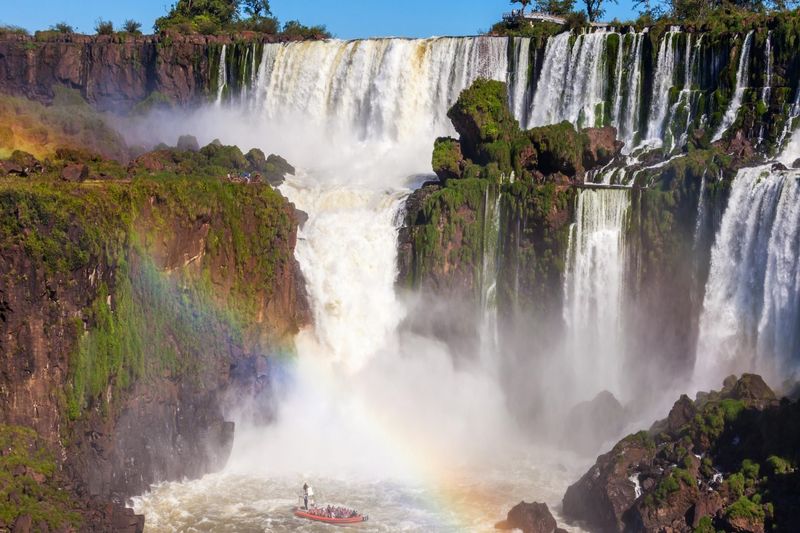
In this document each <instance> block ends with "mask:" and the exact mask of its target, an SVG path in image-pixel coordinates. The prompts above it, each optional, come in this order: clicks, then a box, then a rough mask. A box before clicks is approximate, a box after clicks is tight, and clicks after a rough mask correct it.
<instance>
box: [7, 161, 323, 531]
mask: <svg viewBox="0 0 800 533" xmlns="http://www.w3.org/2000/svg"><path fill="white" fill-rule="evenodd" d="M65 174H66V173H65ZM0 179H1V180H2V181H0V227H2V232H0V233H2V237H1V239H2V246H0V338H1V339H2V341H1V342H2V344H0V347H1V348H2V353H3V354H4V356H3V357H2V358H0V427H6V426H25V427H30V428H33V429H34V430H35V431H36V432H37V433H38V435H39V437H40V438H41V439H42V440H43V441H44V443H45V444H46V446H47V447H48V448H49V449H51V450H55V451H56V454H55V455H56V458H57V461H56V463H57V464H58V465H59V468H60V469H63V471H64V473H65V475H66V478H67V479H69V486H70V487H71V489H72V492H73V493H74V494H76V495H77V496H78V497H80V498H87V499H90V498H93V497H98V498H100V499H102V500H108V499H109V498H110V499H113V500H115V501H118V502H119V501H123V499H124V498H126V497H128V496H131V495H135V494H138V493H141V492H142V491H144V490H146V489H147V487H148V486H149V485H150V484H151V483H154V482H158V481H164V480H176V479H182V478H184V477H190V478H191V477H197V476H200V475H203V474H205V473H207V472H209V471H213V470H215V469H219V468H221V467H222V466H223V465H224V463H225V461H226V460H227V456H228V454H229V453H230V448H231V445H232V438H233V431H234V427H233V423H232V422H229V420H230V416H231V412H228V411H227V409H228V408H229V407H233V406H235V405H236V404H238V403H241V402H242V401H245V400H246V399H253V398H254V397H255V396H257V394H258V393H259V392H260V393H261V394H268V393H269V392H268V387H265V386H264V381H265V380H268V379H269V357H270V356H272V355H275V354H277V353H279V352H281V351H282V350H284V349H285V347H286V346H287V345H288V342H289V341H290V339H291V336H292V335H293V334H294V333H296V331H297V330H298V328H299V327H300V326H302V325H303V324H305V323H307V322H308V320H309V313H308V306H307V303H306V300H305V292H304V287H303V280H302V276H301V274H300V271H299V267H298V265H297V263H296V262H295V259H294V246H295V241H296V228H297V219H296V215H295V211H294V208H293V206H292V205H291V204H289V203H288V202H287V201H286V200H285V199H284V198H283V197H282V196H281V195H280V194H279V193H277V192H276V191H274V190H273V189H272V188H271V187H270V186H269V185H266V184H252V185H245V184H236V183H223V182H221V181H219V180H216V179H201V178H181V177H179V176H175V177H173V178H171V179H168V180H155V179H149V178H146V177H144V176H142V177H140V178H139V179H136V180H134V181H132V182H124V181H123V182H120V181H113V180H112V181H88V182H86V183H83V184H81V183H67V182H63V181H58V180H57V179H55V177H49V176H48V173H47V171H45V175H44V176H42V177H36V176H29V177H26V178H15V177H6V178H0ZM257 384H260V385H259V386H256V385H257ZM265 391H266V392H265ZM256 399H257V398H256ZM265 416H267V417H268V416H269V413H266V414H265ZM2 505H3V502H2V501H0V506H2ZM89 520H91V518H90V519H89ZM85 527H86V528H88V529H91V528H92V527H94V525H93V524H92V523H91V522H90V523H88V524H85ZM97 527H98V528H99V529H102V527H105V526H97Z"/></svg>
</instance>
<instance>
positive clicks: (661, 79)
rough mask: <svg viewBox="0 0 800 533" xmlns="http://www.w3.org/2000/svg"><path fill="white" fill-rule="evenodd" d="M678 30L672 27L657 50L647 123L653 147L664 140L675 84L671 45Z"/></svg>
mask: <svg viewBox="0 0 800 533" xmlns="http://www.w3.org/2000/svg"><path fill="white" fill-rule="evenodd" d="M678 30H679V28H677V27H672V28H670V30H669V31H668V32H667V33H666V34H665V35H664V38H663V39H662V41H661V45H660V46H659V48H658V59H657V67H656V73H655V79H654V80H653V100H652V101H651V102H650V114H649V120H648V123H647V141H648V142H649V143H652V144H653V145H654V146H661V145H662V144H663V140H664V129H665V122H666V119H667V112H668V110H669V90H670V88H672V86H673V85H674V83H675V58H676V55H677V54H676V52H675V48H674V47H673V45H672V42H673V40H674V37H675V36H676V35H678V34H679V31H678Z"/></svg>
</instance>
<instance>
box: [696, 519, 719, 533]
mask: <svg viewBox="0 0 800 533" xmlns="http://www.w3.org/2000/svg"><path fill="white" fill-rule="evenodd" d="M694 533H716V530H715V529H714V524H713V523H712V522H711V518H710V517H708V516H704V517H703V518H701V519H700V522H698V523H697V527H696V528H694Z"/></svg>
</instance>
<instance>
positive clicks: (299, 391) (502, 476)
mask: <svg viewBox="0 0 800 533" xmlns="http://www.w3.org/2000/svg"><path fill="white" fill-rule="evenodd" d="M645 41H646V33H637V32H633V31H627V32H625V33H620V32H618V31H614V30H609V31H597V32H593V33H588V34H582V35H579V36H572V37H571V36H570V35H569V34H561V35H557V36H555V37H552V38H550V39H549V40H548V42H547V45H546V48H545V50H544V55H543V57H541V58H538V57H537V54H538V53H540V52H539V51H537V50H535V49H534V47H533V46H532V41H530V40H528V39H512V40H508V39H504V38H490V37H480V38H438V39H425V40H406V39H376V40H363V41H348V42H342V41H326V42H300V43H289V44H274V45H266V46H264V49H263V54H262V55H261V57H260V58H257V57H256V54H255V48H253V49H252V50H251V51H250V52H249V53H250V55H249V56H248V57H247V61H246V62H247V63H248V64H251V65H252V66H251V67H250V70H249V71H250V73H251V74H252V83H250V84H247V83H245V84H244V85H245V87H244V88H242V91H243V92H242V94H241V95H240V98H239V99H237V100H234V99H231V101H230V102H229V103H228V105H225V103H224V101H225V90H224V88H225V87H227V86H232V85H231V84H229V83H228V82H229V81H230V80H228V79H227V77H228V76H230V72H231V69H228V68H227V67H226V65H225V61H222V62H221V65H220V70H219V74H218V75H219V80H218V83H217V87H218V91H219V93H218V95H217V102H218V104H219V105H217V106H215V107H216V108H217V109H215V110H214V113H215V114H214V115H212V116H213V121H214V123H215V124H216V126H215V131H217V130H219V129H223V130H226V131H227V133H228V137H227V138H226V140H227V139H228V138H230V140H232V141H233V142H236V143H237V144H240V145H242V146H243V147H248V148H249V147H250V146H251V145H252V144H253V143H254V142H257V143H259V144H260V145H261V147H262V148H264V149H265V150H268V151H270V152H275V153H280V154H282V155H284V156H285V157H287V159H289V160H290V161H292V162H293V163H294V164H296V165H297V166H298V167H299V168H300V169H301V170H300V171H299V172H298V176H297V177H295V178H292V179H290V180H288V181H287V183H286V184H285V185H284V186H283V187H282V192H283V193H284V194H285V195H286V196H287V197H288V198H289V199H290V200H291V201H293V202H294V203H295V204H296V205H297V206H298V208H299V209H301V210H303V211H305V212H307V213H308V214H309V219H308V221H307V222H306V223H305V225H304V226H303V228H302V229H301V231H300V236H299V237H300V240H299V242H298V245H297V251H296V254H297V258H298V261H299V263H300V265H301V268H302V270H303V274H304V276H305V278H306V280H307V283H308V293H309V297H310V300H311V304H312V307H313V313H314V327H313V328H310V329H309V330H307V331H304V332H302V333H301V335H300V336H299V337H298V339H297V352H298V354H297V355H298V357H297V358H296V360H295V361H294V362H293V363H287V364H286V368H284V369H283V370H284V371H285V374H286V375H288V376H289V378H288V379H287V380H286V383H283V384H282V386H281V388H280V391H279V392H280V403H279V405H278V406H277V408H278V419H277V421H276V423H275V424H273V425H271V426H269V427H267V428H253V427H249V426H248V425H247V424H246V422H241V421H240V422H239V423H238V424H237V438H236V443H235V448H234V452H233V456H232V458H231V461H230V464H229V465H228V467H227V468H226V470H225V471H224V472H222V473H220V474H215V475H212V476H207V477H206V478H204V479H202V480H199V481H195V482H188V483H169V484H163V485H160V486H157V487H155V488H154V489H153V491H152V492H151V493H149V494H147V495H144V496H142V497H141V498H137V499H136V501H135V508H136V510H137V511H139V512H145V513H146V514H147V519H148V523H147V528H148V530H149V531H158V532H161V531H219V530H222V529H224V530H228V531H264V530H268V531H322V530H326V528H325V527H319V526H315V525H313V524H309V523H307V522H304V521H302V520H298V519H295V518H293V517H292V515H291V509H292V506H293V505H294V504H295V503H296V493H297V492H298V490H299V487H300V486H302V483H303V481H305V480H309V481H311V482H312V483H313V484H314V486H315V488H316V489H317V491H318V494H319V495H320V496H319V498H320V499H322V500H324V501H325V502H335V503H343V504H348V505H353V506H356V507H358V508H359V509H361V510H363V511H364V512H366V513H368V514H369V515H370V516H371V520H370V522H369V523H368V524H366V525H364V526H363V527H361V528H359V529H360V530H364V531H426V532H427V531H465V530H467V531H470V530H474V531H484V530H490V529H491V526H492V524H493V523H494V522H495V521H496V520H498V519H500V518H502V517H503V516H504V515H505V512H506V511H507V510H508V509H509V508H510V506H511V505H513V504H515V503H517V502H518V501H519V500H520V499H523V498H524V499H526V500H529V501H530V500H537V501H546V502H547V503H548V504H550V506H551V509H553V510H554V511H555V512H556V513H557V512H558V509H559V500H560V498H561V496H562V495H563V492H564V490H565V488H566V486H567V485H568V484H569V483H571V482H573V481H574V480H575V479H577V477H578V475H579V473H581V472H582V471H585V467H586V463H587V462H590V461H591V458H576V457H572V456H569V455H565V454H564V453H563V452H548V451H547V450H546V449H545V448H543V447H540V446H537V447H536V448H531V444H530V442H529V440H527V439H526V437H525V436H524V435H522V434H521V432H520V431H519V428H518V427H517V425H516V421H515V420H514V418H513V417H512V416H511V415H510V413H509V409H508V398H506V397H505V396H504V391H503V387H502V384H501V383H499V382H498V378H497V372H496V365H497V359H498V358H499V356H500V355H499V354H498V340H499V339H498V328H497V320H498V318H497V309H496V304H495V299H496V296H495V294H496V288H497V279H496V277H497V271H498V261H501V260H502V258H501V257H498V256H497V243H498V242H499V241H500V237H501V236H500V231H501V228H500V224H499V220H500V206H501V199H500V198H499V197H496V198H495V197H493V198H488V197H487V202H486V209H487V212H486V213H485V219H486V220H489V221H491V223H490V224H487V227H486V231H485V232H484V233H485V234H484V237H483V238H484V252H485V253H484V262H483V265H482V268H481V272H482V277H481V285H482V286H481V289H482V291H481V294H482V298H481V300H482V306H483V309H482V310H483V316H484V317H485V318H484V321H483V325H482V327H481V331H480V342H481V357H480V358H478V360H476V361H474V362H471V363H469V364H461V365H458V367H456V365H454V363H453V354H451V353H450V352H449V351H448V348H447V347H446V346H444V345H443V344H442V343H441V342H439V341H436V340H434V339H430V338H426V337H423V336H419V335H415V334H412V333H409V332H407V331H404V330H403V328H402V327H401V325H402V323H403V320H404V319H405V318H406V317H407V315H408V313H409V312H411V311H410V310H411V309H413V306H412V303H413V302H409V301H406V300H404V299H403V298H401V297H400V296H399V295H398V294H397V293H396V291H395V287H394V280H395V276H396V259H397V257H396V254H397V231H398V228H397V225H398V222H399V219H400V216H399V215H400V213H401V207H402V203H403V199H404V198H405V196H406V195H407V194H408V193H409V192H410V191H411V190H412V189H413V188H414V187H416V186H417V185H418V184H419V183H421V181H422V180H424V179H425V177H426V176H427V175H428V174H429V173H430V152H431V146H432V142H433V140H434V139H435V138H436V137H437V136H441V135H453V134H454V131H453V129H452V126H451V125H450V122H449V120H448V119H447V110H448V109H449V107H450V106H451V105H452V103H453V102H454V101H455V99H456V98H457V96H458V95H459V94H460V92H461V91H462V90H463V89H464V88H466V87H467V86H469V84H470V83H471V82H472V81H473V80H475V79H476V78H478V77H486V78H491V79H496V80H502V81H508V82H509V103H510V105H511V108H512V109H513V111H514V113H515V115H516V117H517V118H518V119H519V120H520V123H521V124H522V125H524V126H526V127H532V126H538V125H544V124H551V123H555V122H559V121H562V120H569V121H571V122H573V123H574V124H576V125H580V126H584V127H585V126H595V125H598V126H601V125H613V126H615V127H617V129H618V131H619V137H620V138H621V139H622V140H624V141H625V143H626V146H625V149H624V151H625V153H626V154H630V153H632V152H633V151H634V150H635V148H636V147H638V146H641V145H644V144H649V145H665V147H666V148H668V149H669V150H671V149H673V148H675V147H679V146H681V145H682V143H685V142H686V138H687V136H688V133H689V130H690V124H691V123H692V121H693V120H695V119H697V118H698V117H697V116H696V113H700V112H704V113H707V110H703V106H701V105H699V101H700V99H701V98H702V97H703V95H704V94H705V93H704V92H703V90H701V89H700V88H699V87H700V79H699V78H700V76H699V73H700V71H701V70H702V69H704V68H708V65H709V64H711V63H713V64H716V63H714V61H713V59H714V58H711V60H709V58H708V57H706V55H707V54H704V53H703V49H702V46H703V43H702V38H698V39H694V38H693V37H692V36H689V35H687V34H684V33H681V32H680V31H679V30H678V29H677V28H673V29H671V30H670V31H669V32H667V33H666V34H665V35H664V36H662V37H661V40H660V44H659V47H658V50H657V53H656V56H655V61H656V63H655V66H654V70H653V72H652V73H651V75H652V80H651V81H652V86H653V87H655V89H654V93H653V98H646V97H645V95H644V94H643V93H644V87H645V84H644V83H643V77H644V68H645V64H646V57H645V52H646V47H645ZM613 43H616V50H617V52H616V54H613V55H610V54H609V53H607V52H608V50H609V49H611V48H610V47H611V45H612V44H613ZM751 43H752V34H748V35H747V36H746V37H745V39H744V42H743V50H742V52H741V53H740V56H739V57H740V59H739V69H738V72H737V87H736V91H735V94H734V98H733V100H732V101H731V103H730V108H729V109H728V113H726V114H725V119H724V120H725V121H726V122H727V125H726V123H725V122H724V123H723V124H722V125H720V127H719V131H720V132H722V133H724V130H725V129H726V128H727V127H728V126H730V124H731V123H732V122H733V119H735V118H736V113H737V112H738V109H739V106H740V105H741V101H742V97H743V93H744V89H745V87H746V83H747V71H746V69H747V68H748V65H749V57H750V48H751ZM222 57H223V58H225V57H226V56H225V50H224V49H223V52H222ZM709 61H711V63H709ZM539 64H541V68H540V69H538V70H537V68H535V67H536V65H539ZM671 91H677V94H678V97H677V100H673V101H672V103H670V102H671V99H670V97H669V94H670V92H671ZM798 98H800V95H798ZM798 102H800V100H798ZM793 109H795V110H800V103H796V104H795V107H794V108H793ZM798 114H800V111H798ZM731 117H732V118H731ZM699 120H701V122H702V121H707V117H706V116H702V117H699ZM204 128H207V121H206V122H203V121H202V120H200V121H198V122H197V123H195V129H196V130H197V132H198V133H200V135H199V136H200V137H202V133H201V132H203V131H204ZM789 134H790V131H788V130H787V131H786V132H784V137H788V136H789ZM208 140H210V139H208ZM794 142H795V140H792V141H791V142H790V143H789V144H792V143H794ZM797 142H800V141H797ZM781 143H782V141H781ZM764 173H765V171H764V170H763V169H757V170H752V171H743V172H742V174H740V176H739V178H737V180H736V182H734V190H733V193H732V198H731V206H733V207H734V209H733V210H732V209H731V208H730V207H729V209H728V211H727V212H726V215H725V220H724V221H723V223H722V229H721V230H720V235H719V237H718V238H717V244H716V245H715V248H714V252H713V261H712V272H711V275H710V277H709V282H708V290H707V293H708V294H707V296H706V302H705V305H704V311H703V323H702V324H701V340H700V344H701V346H706V348H704V350H705V351H704V352H703V356H702V357H700V358H699V360H698V375H703V376H707V377H709V379H711V378H713V379H716V378H717V377H719V374H720V368H721V362H723V361H736V362H737V364H738V365H739V367H741V368H752V367H756V368H762V366H760V365H762V363H763V362H764V361H770V364H776V365H781V364H783V362H785V361H786V359H787V356H786V354H787V353H794V351H791V350H794V349H795V346H794V344H795V343H796V341H795V338H794V336H784V335H781V334H779V332H780V331H783V329H782V328H787V327H790V326H791V324H794V325H795V326H797V323H796V320H797V316H798V313H797V308H798V302H796V301H795V299H796V295H797V293H798V290H800V286H798V281H797V280H795V279H794V278H793V277H792V275H793V274H794V273H796V272H797V271H798V265H797V264H796V262H797V257H796V254H795V252H794V250H797V249H798V244H800V243H798V242H797V234H798V231H797V229H796V228H795V226H796V222H797V216H798V215H797V213H796V208H795V206H796V205H798V201H800V198H795V195H796V194H797V188H798V187H797V184H796V180H795V179H794V178H793V175H792V174H791V173H786V174H781V175H779V176H774V175H767V176H765V175H764ZM612 174H613V176H614V178H613V179H614V180H615V182H623V181H625V180H626V172H625V170H624V169H622V170H617V171H614V172H613V173H611V172H610V173H608V174H607V175H606V174H604V175H603V176H602V178H603V181H605V182H610V181H611V179H612ZM767 174H769V173H767ZM630 177H631V176H627V178H630ZM631 194H632V193H631V191H630V190H614V189H607V190H584V191H582V192H580V193H579V195H578V199H577V206H576V213H575V223H574V225H573V227H572V229H571V233H570V245H569V257H568V258H567V272H566V275H565V280H564V287H563V289H564V301H565V303H564V309H563V318H564V321H565V323H566V325H567V330H568V342H567V344H568V346H566V348H565V353H564V356H563V357H559V358H558V359H557V360H554V366H553V367H552V368H550V369H549V370H550V373H549V374H548V375H550V376H564V377H565V378H564V380H562V381H559V380H556V379H550V380H548V381H549V385H551V386H557V388H558V393H559V395H561V396H564V395H567V396H569V398H568V399H562V401H567V402H569V401H572V402H575V401H580V400H586V399H589V398H591V397H592V396H593V395H594V394H595V393H596V392H600V391H601V390H611V391H613V392H614V393H615V394H617V395H618V396H620V397H621V398H623V399H627V398H625V396H626V389H625V380H626V378H627V376H626V372H625V357H626V354H625V350H624V337H625V328H624V324H623V322H622V320H623V319H622V316H623V314H622V312H621V310H622V307H623V305H624V302H623V295H624V292H625V286H626V285H625V281H626V264H625V260H626V259H625V240H624V232H625V228H626V223H627V220H628V215H629V211H630V209H631ZM701 209H702V207H698V210H701ZM754 217H758V220H754ZM698 227H699V226H698ZM743 235H744V236H746V237H745V238H744V239H742V238H741V236H743ZM755 249H758V250H763V254H762V255H760V256H759V257H763V258H764V260H763V261H761V262H757V264H756V263H752V262H751V261H750V260H749V258H750V257H751V256H750V255H749V253H750V252H751V251H752V250H755ZM740 286H742V287H747V288H748V291H746V294H744V293H742V292H741V291H738V290H737V287H740ZM430 312H433V311H430ZM730 315H735V316H733V318H730ZM720 317H722V319H720ZM727 318H730V320H726V319H727ZM734 340H735V341H736V342H737V343H740V344H741V342H740V341H742V340H744V341H745V344H744V345H746V346H749V347H751V348H752V350H750V351H748V352H747V353H744V354H743V353H739V352H737V351H735V350H729V349H728V348H727V347H728V346H730V345H731V343H732V342H733V341H734ZM795 351H796V350H795ZM559 355H560V354H559ZM539 379H540V378H539ZM554 384H556V385H554ZM541 385H542V386H546V385H548V384H547V383H544V380H543V381H542V383H541ZM714 385H716V383H714ZM565 391H569V392H568V393H567V392H565ZM573 530H576V529H573Z"/></svg>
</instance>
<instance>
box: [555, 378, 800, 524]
mask: <svg viewBox="0 0 800 533" xmlns="http://www.w3.org/2000/svg"><path fill="white" fill-rule="evenodd" d="M798 413H800V404H798V403H794V402H791V401H789V400H783V401H778V400H777V399H776V397H775V394H774V393H773V392H772V390H771V389H770V388H769V387H768V386H767V385H766V384H765V383H764V381H763V380H762V379H761V378H760V377H759V376H756V375H750V374H745V375H743V376H742V377H741V378H739V379H738V380H736V379H733V380H726V386H725V387H724V388H723V390H722V391H719V392H711V393H707V394H702V393H701V394H698V398H697V399H696V400H695V401H692V400H690V399H689V398H688V397H686V396H682V397H681V398H680V399H679V400H678V401H677V402H676V403H675V405H674V406H673V408H672V410H671V411H670V413H669V416H668V417H667V418H666V419H665V420H662V421H659V422H657V423H656V424H654V425H653V427H652V428H651V429H650V430H649V431H643V432H640V433H637V434H635V435H631V436H629V437H626V438H625V439H623V440H622V441H620V442H619V443H618V444H617V445H616V446H615V447H614V448H613V449H612V450H611V451H610V452H609V453H607V454H604V455H601V456H600V457H599V458H598V459H597V462H596V463H595V465H594V466H593V467H592V468H591V469H590V470H589V471H588V472H587V473H586V474H585V475H584V476H583V477H582V478H581V479H580V480H579V481H578V482H577V483H575V484H574V485H572V486H571V487H570V488H569V489H568V490H567V493H566V494H565V496H564V502H563V505H564V513H565V515H566V516H567V517H569V518H572V519H575V520H580V521H582V522H583V523H586V524H588V525H589V526H590V527H591V528H592V529H593V530H596V531H608V532H613V531H620V532H621V531H644V532H658V531H675V532H692V531H715V530H720V529H724V530H725V531H752V532H755V531H769V530H772V529H775V530H784V529H786V528H788V529H791V524H794V523H796V520H797V519H798V508H800V507H798V504H800V494H798V493H797V491H796V490H795V489H793V488H791V489H790V488H789V487H791V486H792V485H793V484H794V483H796V482H797V475H796V472H795V470H794V468H795V466H796V465H797V464H798V459H800V456H798V451H797V450H798V449H800V448H798V445H800V423H799V422H798V420H800V419H798Z"/></svg>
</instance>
